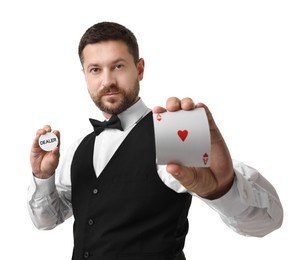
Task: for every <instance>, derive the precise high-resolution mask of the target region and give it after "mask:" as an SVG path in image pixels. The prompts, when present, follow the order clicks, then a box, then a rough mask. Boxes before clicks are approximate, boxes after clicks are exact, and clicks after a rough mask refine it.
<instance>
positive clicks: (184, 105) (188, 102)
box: [181, 97, 195, 110]
mask: <svg viewBox="0 0 301 260" xmlns="http://www.w3.org/2000/svg"><path fill="white" fill-rule="evenodd" d="M194 108H195V105H194V102H193V100H192V99H191V98H189V97H186V98H183V99H182V100H181V109H183V110H191V109H194Z"/></svg>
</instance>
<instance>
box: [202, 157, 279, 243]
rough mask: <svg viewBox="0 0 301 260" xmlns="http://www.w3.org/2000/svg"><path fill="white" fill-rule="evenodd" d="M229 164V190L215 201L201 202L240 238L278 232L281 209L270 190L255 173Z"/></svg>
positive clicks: (249, 169) (257, 173) (255, 171)
mask: <svg viewBox="0 0 301 260" xmlns="http://www.w3.org/2000/svg"><path fill="white" fill-rule="evenodd" d="M233 164H234V171H235V179H234V182H233V185H232V187H231V189H230V190H229V191H228V192H227V193H226V194H225V195H224V196H222V197H220V198H218V199H216V200H207V199H203V198H201V199H202V200H203V201H205V202H206V203H207V204H208V205H209V206H210V207H212V208H213V209H214V210H215V211H217V212H218V213H219V215H220V217H221V219H222V220H223V221H224V222H225V224H226V225H227V226H229V227H230V228H231V229H232V230H234V231H235V232H237V233H239V234H241V235H245V236H256V237H263V236H265V235H267V234H269V233H270V232H272V231H274V230H276V229H278V228H279V227H280V226H281V225H282V221H283V208H282V205H281V202H280V200H279V197H278V195H277V192H276V190H275V189H274V187H273V186H272V185H271V184H270V183H269V182H268V181H267V180H266V179H265V178H264V177H263V176H262V175H261V174H260V173H259V172H258V171H257V170H255V169H253V168H251V167H249V166H247V165H245V164H243V163H241V162H237V161H233Z"/></svg>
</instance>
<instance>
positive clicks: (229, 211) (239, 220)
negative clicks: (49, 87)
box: [28, 99, 283, 237]
mask: <svg viewBox="0 0 301 260" xmlns="http://www.w3.org/2000/svg"><path fill="white" fill-rule="evenodd" d="M150 111H151V110H150V109H149V108H147V107H146V106H145V104H144V103H143V101H142V100H141V99H140V100H139V101H138V102H136V103H135V104H134V105H133V106H132V107H130V108H129V109H127V110H126V111H124V112H122V113H121V114H119V115H118V117H119V118H120V121H121V124H122V127H123V129H124V131H119V130H117V129H106V130H105V131H103V132H102V133H101V134H99V135H98V136H97V137H96V139H95V145H94V158H93V163H94V169H95V173H96V175H97V176H99V175H100V174H101V172H102V170H103V169H104V167H105V166H106V164H107V163H108V161H109V160H110V158H111V157H112V155H113V154H114V153H115V151H116V150H117V149H118V147H119V145H120V144H121V143H122V141H123V140H124V139H125V137H126V136H127V134H128V133H129V132H130V131H131V130H132V128H133V127H134V126H135V125H136V124H137V123H138V122H139V121H140V119H141V118H143V117H144V116H145V115H146V114H147V113H149V112H150ZM82 139H83V138H81V139H79V140H77V141H76V142H75V143H74V144H73V145H72V146H71V147H70V148H69V150H68V151H67V153H66V156H65V158H64V160H63V161H62V163H61V164H60V165H59V167H58V169H57V171H56V173H55V175H53V176H52V177H50V178H48V179H38V178H35V177H33V178H32V182H31V183H30V186H29V189H28V209H29V214H30V216H31V219H32V221H33V223H34V224H35V226H36V227H37V228H38V229H52V228H54V227H55V226H57V225H58V224H61V223H62V222H64V221H65V220H66V219H67V218H69V217H70V216H72V205H71V179H70V166H71V162H72V159H73V154H74V152H75V151H76V149H77V147H78V145H79V144H80V142H81V141H82ZM100 147H101V149H100ZM233 164H234V170H235V180H234V183H233V186H232V188H231V189H230V190H229V191H228V192H227V193H226V194H225V195H224V196H222V197H221V198H219V199H216V200H206V199H203V198H201V197H199V196H197V195H196V194H193V193H191V194H192V195H193V196H194V197H197V198H199V199H200V200H203V201H204V202H205V203H207V204H208V205H209V206H210V207H212V208H213V209H214V210H215V211H217V212H218V213H219V215H220V217H221V218H222V220H223V221H224V222H225V223H226V225H228V226H229V227H230V228H232V229H233V230H234V231H236V232H237V233H240V234H242V235H246V236H258V237H261V236H264V235H266V234H268V233H270V232H272V231H273V230H275V229H277V228H279V227H280V226H281V224H282V219H283V209H282V206H281V203H280V200H279V198H278V195H277V193H276V191H275V189H274V188H273V186H272V185H271V184H270V183H269V182H268V181H267V180H266V179H265V178H264V177H263V176H262V175H261V174H260V173H259V172H258V171H256V170H255V169H253V168H251V167H249V166H247V165H245V164H243V163H241V162H238V161H233ZM157 170H158V175H159V176H160V178H161V180H162V182H163V183H164V184H165V185H166V186H168V187H169V188H171V189H173V190H174V191H176V192H179V193H180V192H188V191H187V190H186V188H185V187H183V186H182V185H181V184H180V183H179V182H178V181H177V180H176V179H175V178H173V177H172V175H171V174H169V173H168V172H167V171H166V166H165V165H158V166H157Z"/></svg>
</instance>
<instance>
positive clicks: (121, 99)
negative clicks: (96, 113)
mask: <svg viewBox="0 0 301 260" xmlns="http://www.w3.org/2000/svg"><path fill="white" fill-rule="evenodd" d="M83 57H84V62H83V72H84V74H85V79H86V82H87V86H88V90H89V93H90V96H91V98H92V100H93V101H94V103H95V104H96V106H97V107H98V108H99V109H100V110H102V111H103V112H104V113H105V114H119V113H121V112H122V111H124V110H125V109H127V108H128V107H130V106H131V105H132V104H134V103H135V102H136V101H137V100H138V94H139V81H140V80H142V79H143V72H144V61H143V59H140V60H139V62H138V63H137V64H136V63H135V62H134V58H133V56H132V55H131V54H130V53H129V51H128V47H127V45H126V44H125V43H123V42H121V41H105V42H100V43H95V44H88V45H87V46H86V47H85V48H84V50H83Z"/></svg>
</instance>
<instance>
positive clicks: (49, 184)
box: [33, 174, 55, 197]
mask: <svg viewBox="0 0 301 260" xmlns="http://www.w3.org/2000/svg"><path fill="white" fill-rule="evenodd" d="M33 185H34V187H35V192H34V193H35V196H36V197H42V196H46V195H50V194H51V193H53V192H54V191H55V174H53V175H52V176H51V177H49V178H48V179H39V178H36V177H35V176H33Z"/></svg>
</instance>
